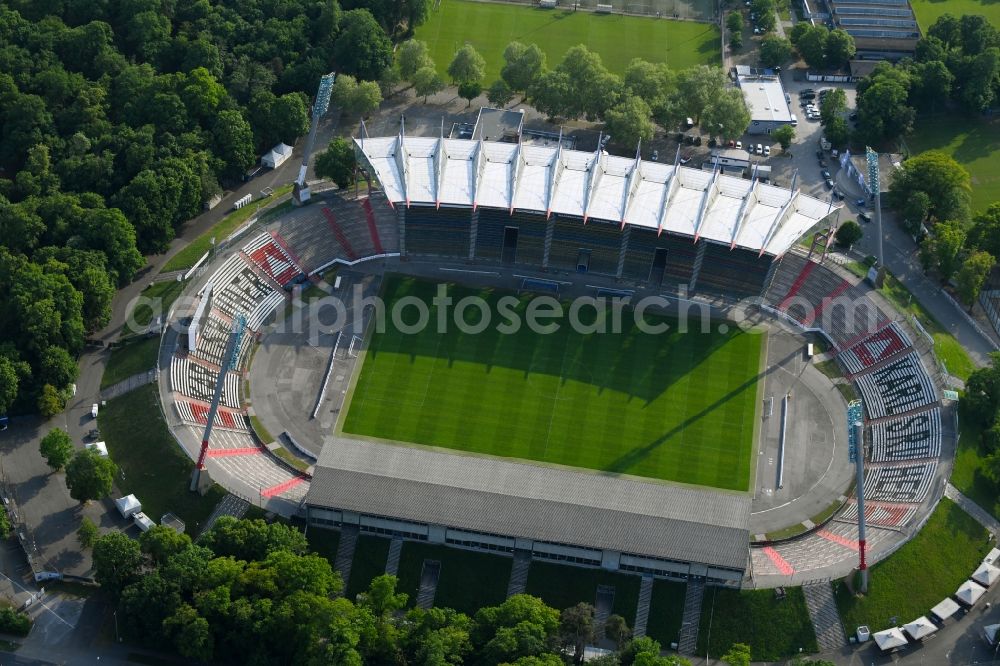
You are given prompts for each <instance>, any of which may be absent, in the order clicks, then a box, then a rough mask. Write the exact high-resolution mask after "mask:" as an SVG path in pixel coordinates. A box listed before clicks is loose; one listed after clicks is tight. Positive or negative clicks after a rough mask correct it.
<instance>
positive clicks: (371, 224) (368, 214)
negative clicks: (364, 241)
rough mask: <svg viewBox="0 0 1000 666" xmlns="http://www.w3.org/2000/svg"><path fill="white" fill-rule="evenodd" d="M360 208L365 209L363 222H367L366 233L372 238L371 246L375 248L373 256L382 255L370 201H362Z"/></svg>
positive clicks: (380, 242)
mask: <svg viewBox="0 0 1000 666" xmlns="http://www.w3.org/2000/svg"><path fill="white" fill-rule="evenodd" d="M361 207H362V208H364V209H365V220H366V221H367V222H368V233H369V234H370V235H371V237H372V245H374V246H375V254H384V253H385V250H384V249H383V248H382V239H381V238H379V235H378V224H377V223H376V222H375V211H373V210H372V202H371V200H370V199H367V198H365V199H362V201H361Z"/></svg>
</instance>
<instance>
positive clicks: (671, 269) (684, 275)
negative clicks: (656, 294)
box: [661, 234, 698, 285]
mask: <svg viewBox="0 0 1000 666" xmlns="http://www.w3.org/2000/svg"><path fill="white" fill-rule="evenodd" d="M663 237H666V241H667V265H666V266H665V267H664V270H663V283H662V284H664V285H667V284H688V283H689V282H690V281H691V274H692V272H693V271H694V260H695V256H696V255H697V254H698V248H697V246H696V245H695V244H694V239H692V238H685V237H683V236H677V235H669V236H668V235H667V234H663V236H661V239H662V238H663Z"/></svg>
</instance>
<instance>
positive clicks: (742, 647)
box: [722, 643, 750, 666]
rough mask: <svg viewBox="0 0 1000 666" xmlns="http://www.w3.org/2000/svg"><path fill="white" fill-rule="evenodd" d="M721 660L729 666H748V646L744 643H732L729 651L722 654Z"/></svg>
mask: <svg viewBox="0 0 1000 666" xmlns="http://www.w3.org/2000/svg"><path fill="white" fill-rule="evenodd" d="M722 661H724V662H726V663H727V664H729V666H750V646H749V645H747V644H746V643H733V644H732V645H731V646H730V648H729V651H728V652H726V654H724V655H722Z"/></svg>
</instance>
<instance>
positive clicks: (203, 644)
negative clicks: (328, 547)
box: [93, 516, 690, 666]
mask: <svg viewBox="0 0 1000 666" xmlns="http://www.w3.org/2000/svg"><path fill="white" fill-rule="evenodd" d="M93 559H94V569H95V572H96V577H97V580H98V582H99V583H100V584H101V588H102V590H103V591H104V592H105V593H106V594H107V595H109V597H110V598H111V600H112V601H113V602H114V603H115V604H116V605H117V609H118V619H119V622H120V625H121V630H122V632H123V633H124V637H125V638H127V639H128V640H130V641H136V642H141V643H142V644H144V645H145V646H147V647H152V648H159V649H169V650H172V651H176V652H177V653H179V654H180V655H182V656H184V657H187V658H190V659H195V660H198V661H200V662H206V663H207V662H213V663H230V664H251V665H252V664H274V663H295V664H316V665H318V664H329V665H330V666H361V665H362V664H386V665H389V664H392V665H396V666H404V665H407V664H413V665H417V664H419V665H425V666H432V665H433V666H445V665H447V664H469V665H470V666H471V665H482V666H498V665H502V664H508V665H511V666H563V665H564V664H565V663H566V662H567V661H575V662H579V661H580V659H581V658H582V650H583V646H584V645H586V644H590V643H592V642H593V641H594V640H595V637H596V635H597V633H598V632H602V633H606V635H607V636H608V637H609V638H611V639H612V641H613V642H614V643H615V644H617V646H618V650H617V652H615V653H613V654H610V655H608V656H606V657H603V658H601V659H599V660H597V661H589V662H588V663H589V664H592V665H594V666H632V665H633V664H634V665H635V666H690V665H689V662H688V661H687V660H686V659H683V658H681V657H677V656H670V657H664V656H660V645H659V644H658V643H657V642H656V641H654V640H652V639H650V638H640V639H635V640H632V639H631V638H630V637H629V631H628V627H627V626H626V625H625V623H624V620H623V619H622V618H621V617H620V616H616V615H612V616H611V617H610V618H609V619H608V623H607V625H606V627H598V626H596V623H595V621H594V607H593V606H592V605H590V604H577V605H576V606H572V607H570V608H568V609H563V610H561V611H560V610H557V609H554V608H551V607H549V606H547V605H546V604H545V603H544V602H542V600H540V599H538V598H536V597H532V596H528V595H525V594H521V595H516V596H513V597H511V598H509V599H507V600H506V601H505V602H503V603H502V604H500V605H499V606H493V607H487V608H482V609H480V610H479V611H478V612H477V613H476V614H475V616H474V617H469V616H467V615H465V614H463V613H459V612H457V611H454V610H452V609H448V608H430V609H421V608H412V607H411V605H410V604H409V603H408V602H409V599H408V598H407V595H406V594H401V593H398V592H397V591H396V579H395V577H393V576H379V577H377V578H375V579H374V580H373V581H372V582H371V585H370V586H369V588H368V590H367V591H366V592H364V593H362V594H359V595H358V596H357V599H346V598H344V597H342V596H340V595H341V593H342V591H343V583H342V581H341V578H340V574H338V573H336V572H335V571H333V570H332V568H331V567H330V562H329V561H328V560H326V559H325V558H323V557H321V556H319V555H316V554H314V553H310V552H309V548H308V543H307V541H306V538H305V536H304V535H303V534H302V532H300V531H298V530H297V529H295V528H294V527H290V526H287V525H284V524H281V523H273V524H270V525H268V524H266V523H265V522H264V521H262V520H236V519H234V518H232V517H228V516H226V517H222V518H220V519H219V520H218V522H217V523H216V524H215V526H214V527H213V528H212V529H211V530H210V531H209V532H208V533H206V534H205V535H203V536H202V537H201V539H200V540H199V541H198V542H197V543H192V542H191V539H190V538H188V537H187V536H186V535H183V534H177V533H176V532H174V531H173V530H171V529H169V528H167V527H162V526H157V527H154V528H153V529H151V530H150V531H149V532H146V533H145V534H143V535H142V537H141V538H140V540H139V541H135V540H133V539H130V538H129V537H127V536H125V535H124V534H122V533H121V532H111V533H109V534H107V535H105V536H102V537H100V538H99V539H97V541H96V542H95V543H94V546H93Z"/></svg>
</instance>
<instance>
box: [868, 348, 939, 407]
mask: <svg viewBox="0 0 1000 666" xmlns="http://www.w3.org/2000/svg"><path fill="white" fill-rule="evenodd" d="M855 382H856V384H857V386H858V389H859V390H860V391H861V396H862V401H863V402H864V405H865V410H866V411H867V412H868V418H870V419H877V418H881V417H883V416H891V415H894V414H902V413H904V412H908V411H910V410H913V409H916V408H918V407H923V406H924V405H929V404H931V403H933V402H936V401H937V394H936V392H935V389H934V384H933V382H931V378H930V377H929V376H928V375H927V371H926V370H924V367H923V365H921V364H920V357H919V356H918V355H917V353H916V352H910V353H909V354H906V355H905V356H903V357H902V358H901V359H899V360H898V361H894V362H893V363H890V364H889V365H887V366H885V367H882V368H879V369H877V370H873V371H871V372H868V373H866V374H863V375H859V376H858V377H856V379H855Z"/></svg>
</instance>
